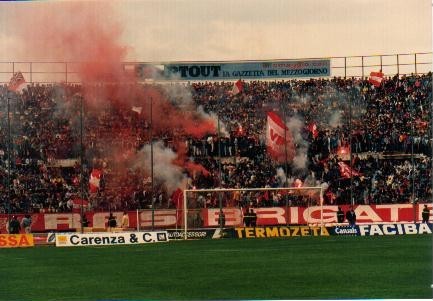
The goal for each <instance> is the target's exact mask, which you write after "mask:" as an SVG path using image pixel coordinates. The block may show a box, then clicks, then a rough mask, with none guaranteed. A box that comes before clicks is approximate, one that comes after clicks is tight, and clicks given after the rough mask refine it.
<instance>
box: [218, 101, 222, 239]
mask: <svg viewBox="0 0 433 301" xmlns="http://www.w3.org/2000/svg"><path fill="white" fill-rule="evenodd" d="M220 103H221V100H220ZM219 111H220V110H219V107H218V114H217V135H218V157H219V160H218V173H219V187H220V189H221V188H222V180H223V174H222V169H221V125H220V116H219ZM218 206H219V208H220V211H219V216H218V224H219V226H220V231H221V233H222V228H223V225H222V215H223V200H222V192H221V191H219V192H218Z"/></svg>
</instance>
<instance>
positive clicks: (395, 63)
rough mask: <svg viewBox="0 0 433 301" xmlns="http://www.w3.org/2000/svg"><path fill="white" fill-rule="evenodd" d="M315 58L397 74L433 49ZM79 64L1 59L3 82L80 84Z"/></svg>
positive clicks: (418, 66)
mask: <svg viewBox="0 0 433 301" xmlns="http://www.w3.org/2000/svg"><path fill="white" fill-rule="evenodd" d="M308 59H312V58H308ZM314 59H330V60H331V76H337V77H366V76H368V75H369V74H370V72H371V71H378V70H382V71H383V73H384V74H385V75H386V76H393V75H395V74H399V75H408V74H412V73H414V74H425V73H428V72H429V71H431V70H432V52H418V53H407V54H389V55H388V54H387V55H368V56H345V57H329V58H314ZM273 61H278V60H273ZM172 63H173V62H154V63H143V62H125V63H124V65H125V66H134V65H135V64H154V65H156V66H162V65H165V64H172ZM213 63H215V62H213ZM219 63H221V62H219ZM79 64H80V63H74V62H0V83H2V84H4V83H8V82H9V80H10V78H11V77H12V74H13V73H14V72H17V71H21V72H22V73H23V75H24V77H25V78H26V81H27V82H30V83H60V82H63V83H71V84H74V83H76V84H78V83H80V78H79V76H78V66H79Z"/></svg>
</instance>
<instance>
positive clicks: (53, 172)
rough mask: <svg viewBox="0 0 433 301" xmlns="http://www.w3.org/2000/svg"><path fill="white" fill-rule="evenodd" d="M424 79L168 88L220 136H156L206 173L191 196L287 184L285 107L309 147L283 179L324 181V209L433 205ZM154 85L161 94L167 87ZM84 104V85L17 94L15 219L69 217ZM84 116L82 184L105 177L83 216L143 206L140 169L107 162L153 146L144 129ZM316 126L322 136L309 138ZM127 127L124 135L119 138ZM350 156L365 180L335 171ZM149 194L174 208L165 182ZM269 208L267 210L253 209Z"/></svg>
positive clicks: (34, 87)
mask: <svg viewBox="0 0 433 301" xmlns="http://www.w3.org/2000/svg"><path fill="white" fill-rule="evenodd" d="M431 82H432V75H431V73H428V74H425V75H410V76H402V77H399V76H397V75H396V76H394V77H389V78H386V79H384V81H383V82H382V85H381V86H380V87H379V88H376V87H373V86H372V85H371V84H370V83H369V82H368V79H359V78H348V79H343V78H331V79H310V80H290V81H250V82H245V83H244V91H243V92H242V93H239V94H236V95H232V93H231V90H232V86H233V83H230V82H199V83H189V84H186V85H184V84H176V83H172V84H170V85H174V86H176V85H182V86H184V87H185V88H186V89H187V90H188V91H190V93H191V96H192V99H193V101H194V104H195V105H196V106H202V107H203V109H204V111H205V112H208V113H209V112H216V113H217V115H218V116H219V118H220V120H221V122H222V124H224V126H225V131H224V133H223V135H221V136H220V138H218V135H216V134H209V135H207V136H205V137H202V138H200V139H198V138H194V137H191V136H186V135H184V134H183V133H181V132H177V131H175V132H172V131H158V132H155V133H153V135H154V139H155V140H162V141H163V142H164V144H165V145H166V146H168V147H174V141H175V140H177V141H186V145H187V149H186V151H187V156H189V158H190V160H191V161H194V162H195V163H199V164H201V165H203V166H204V167H205V168H206V169H207V170H208V171H209V172H210V175H206V174H203V173H200V172H198V173H195V174H190V175H189V176H190V182H189V184H188V185H189V188H191V187H196V188H215V187H218V186H219V185H220V184H221V186H223V187H226V188H231V187H278V185H282V183H281V177H278V176H277V170H278V169H281V168H282V170H285V168H286V166H285V165H284V164H283V165H281V164H278V163H276V162H274V161H272V160H271V159H270V158H269V157H268V155H267V153H266V146H265V141H264V135H263V132H264V128H265V124H266V112H267V111H269V110H274V109H275V110H278V109H284V111H285V112H286V114H287V118H297V119H299V120H301V122H302V129H301V132H300V135H301V138H302V141H303V142H302V143H301V144H302V145H301V144H299V143H298V145H297V147H298V149H301V148H302V147H305V154H306V158H305V162H304V163H305V166H303V167H302V168H301V167H295V166H294V165H293V164H290V165H289V166H288V169H287V177H288V178H290V179H291V180H290V181H293V179H295V178H299V179H300V180H301V181H302V182H304V183H313V184H317V183H323V182H326V183H327V184H328V185H329V186H328V189H327V191H326V193H325V202H326V203H327V204H347V203H350V201H351V194H353V195H352V197H353V199H354V201H355V203H357V204H382V203H408V202H411V201H412V200H411V195H412V193H413V192H414V191H415V192H416V198H417V200H418V201H420V202H426V201H428V200H430V199H431V198H432V190H431V185H430V181H431V178H432V174H431V171H432V169H431V164H432V162H431V157H432V149H431V145H432V144H431V136H429V130H431V129H430V122H431V121H430V116H431V111H430V110H431V103H430V102H431V99H432V95H431V93H432V87H431ZM154 86H155V87H156V88H157V89H159V90H161V91H163V92H162V93H164V87H163V85H158V84H154ZM82 97H83V95H82V88H81V86H80V85H40V84H31V85H29V86H28V87H27V88H26V89H24V90H23V91H21V92H19V93H17V94H14V97H13V98H12V100H11V104H10V105H11V113H10V119H11V125H12V128H11V134H12V140H13V141H12V144H11V145H12V150H13V152H12V164H11V166H10V170H11V177H10V178H11V188H12V189H11V198H10V204H11V212H16V213H20V212H68V211H72V210H73V208H74V203H73V200H74V199H76V198H77V197H80V185H79V184H78V183H79V182H80V180H79V179H80V175H81V168H80V166H79V164H78V163H77V162H79V161H76V158H79V157H80V139H81V136H80V132H79V131H78V130H77V129H79V122H80V119H79V116H80V102H81V98H82ZM168 97H170V96H169V95H168ZM7 98H8V92H7V87H6V86H2V87H0V108H1V112H2V116H1V119H0V126H1V128H0V159H1V163H2V164H1V170H0V177H1V184H2V186H1V191H0V213H4V212H5V211H6V203H7V193H6V188H5V182H6V180H5V179H6V175H7V172H8V170H9V166H8V163H7V160H6V159H7V157H6V153H7V141H8V126H7V118H5V117H6V113H5V112H7V107H6V106H7V103H8V99H7ZM84 116H85V117H84V120H85V122H84V131H83V133H84V136H83V144H84V148H85V156H84V157H85V165H84V166H83V172H82V174H83V176H84V179H83V183H88V182H89V175H90V172H91V171H92V169H94V168H99V169H103V170H104V176H103V177H102V179H101V185H100V189H99V191H98V192H97V193H89V191H88V185H85V190H86V191H85V195H84V197H85V198H86V199H89V202H90V205H89V206H90V208H92V210H95V211H98V210H101V211H102V210H131V209H136V208H148V207H149V206H150V204H151V202H152V200H151V197H150V189H151V188H150V185H149V182H148V181H143V179H146V175H145V174H144V172H143V170H140V169H136V170H126V169H125V170H121V169H116V168H113V165H116V162H113V161H112V160H110V159H109V157H108V155H107V154H108V152H110V151H111V150H112V149H118V150H121V153H123V154H128V153H130V152H136V151H138V150H139V149H140V148H141V147H142V146H143V145H145V144H147V143H149V141H150V136H149V124H150V121H149V120H143V119H139V118H136V116H135V113H134V112H133V111H131V109H130V107H126V106H125V107H111V106H107V107H106V108H103V109H101V110H99V111H98V112H97V113H94V112H92V113H90V112H86V111H85V112H84ZM311 125H315V127H316V129H317V131H313V130H311ZM125 127H127V128H128V129H129V130H128V131H127V132H125V131H122V130H121V129H122V128H125ZM113 129H116V130H113ZM179 135H180V136H179ZM219 139H221V141H219ZM219 142H221V157H222V160H221V161H222V168H221V172H222V179H221V183H219V180H218V179H219V171H218V158H219V156H218V155H219V154H218V147H217V145H218V143H219ZM350 147H351V149H352V151H353V156H352V168H353V170H356V171H357V172H359V173H360V175H357V176H353V177H352V179H350V177H344V176H342V174H341V172H340V170H339V164H338V163H339V162H342V161H343V160H345V161H346V162H347V161H348V159H349V158H347V155H346V157H344V154H343V153H342V150H344V149H348V148H350ZM56 160H65V161H68V160H69V161H68V162H69V165H68V164H66V165H67V166H63V167H59V166H57V165H55V164H51V163H52V162H55V161H56ZM74 160H75V161H74ZM348 164H349V163H348ZM412 170H414V173H412ZM413 177H414V178H413ZM413 179H416V180H415V181H413ZM413 184H414V185H415V186H412V185H413ZM351 187H352V189H351ZM154 192H155V193H154V198H155V204H156V207H157V208H172V207H173V206H174V204H173V201H172V200H170V194H169V193H167V188H166V187H165V186H164V183H155V186H154ZM275 201H276V202H278V200H275ZM214 205H215V206H216V204H214ZM267 205H272V203H267V202H262V203H257V204H256V206H267ZM208 206H212V204H211V203H210V204H208Z"/></svg>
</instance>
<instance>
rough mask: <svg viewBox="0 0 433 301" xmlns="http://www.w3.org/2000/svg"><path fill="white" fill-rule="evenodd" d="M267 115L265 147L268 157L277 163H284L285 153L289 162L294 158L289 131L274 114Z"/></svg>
mask: <svg viewBox="0 0 433 301" xmlns="http://www.w3.org/2000/svg"><path fill="white" fill-rule="evenodd" d="M267 115H268V119H267V126H266V147H267V150H268V153H269V155H270V156H271V157H272V159H274V160H276V161H278V162H284V161H285V159H286V151H287V160H288V161H289V160H290V161H291V160H292V159H293V157H294V146H293V142H292V135H291V133H290V131H289V130H288V128H287V127H286V126H285V125H284V123H283V121H282V120H281V118H280V116H278V115H277V114H276V113H274V112H268V114H267ZM284 138H286V139H284Z"/></svg>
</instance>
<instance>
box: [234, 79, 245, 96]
mask: <svg viewBox="0 0 433 301" xmlns="http://www.w3.org/2000/svg"><path fill="white" fill-rule="evenodd" d="M243 90H244V83H243V82H242V81H241V80H240V79H239V80H238V81H237V82H235V84H234V85H233V89H232V93H233V95H236V94H239V93H241V92H242V91H243Z"/></svg>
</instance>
